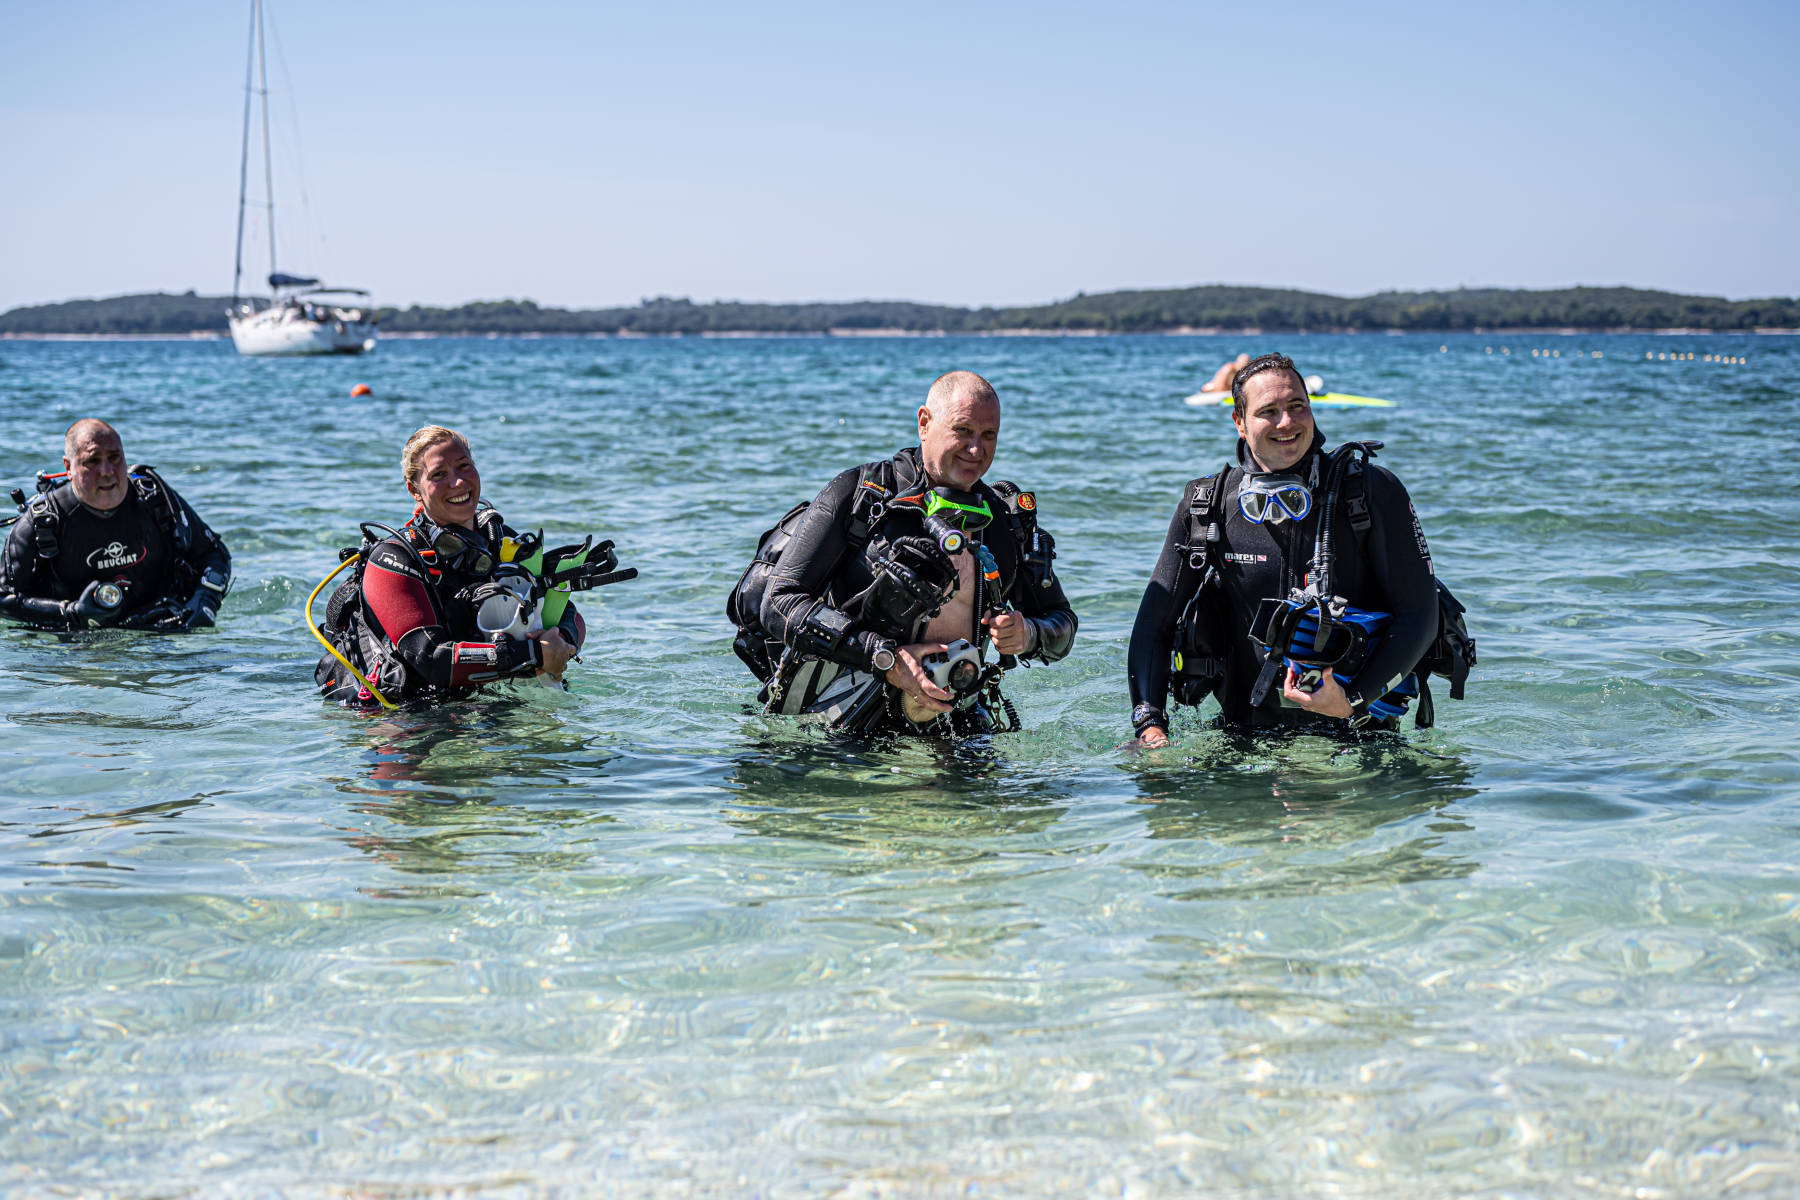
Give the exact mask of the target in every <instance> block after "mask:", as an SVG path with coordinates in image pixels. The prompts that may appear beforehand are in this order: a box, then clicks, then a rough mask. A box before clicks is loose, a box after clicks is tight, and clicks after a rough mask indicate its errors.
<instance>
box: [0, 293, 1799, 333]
mask: <svg viewBox="0 0 1800 1200" xmlns="http://www.w3.org/2000/svg"><path fill="white" fill-rule="evenodd" d="M228 303H229V302H228V300H227V299H226V298H225V297H223V296H197V295H195V294H194V293H193V292H191V291H190V292H186V293H184V294H182V295H179V296H177V295H171V294H168V293H162V292H154V293H149V294H145V295H136V296H114V297H112V298H110V299H105V300H70V301H67V302H65V303H62V304H43V305H35V306H32V307H27V308H15V309H13V310H12V311H11V312H8V313H4V314H0V334H28V335H29V334H37V335H44V334H186V333H192V332H219V333H223V332H224V331H225V309H226V307H227V305H228ZM381 327H382V329H383V330H385V331H387V332H389V333H471V334H476V333H628V334H630V333H635V334H704V333H739V332H750V333H825V332H828V331H830V330H834V329H836V330H851V331H855V330H876V329H897V330H905V331H909V332H916V333H924V332H931V331H936V330H942V331H944V332H947V333H987V332H993V331H997V330H1010V329H1029V330H1043V331H1046V332H1051V331H1063V332H1076V331H1092V332H1098V333H1156V332H1163V331H1168V330H1177V329H1252V328H1254V329H1263V330H1269V331H1289V330H1311V331H1314V332H1329V331H1334V330H1383V329H1403V330H1412V331H1418V332H1457V331H1463V330H1475V329H1563V328H1569V329H1581V330H1605V329H1669V328H1689V329H1708V330H1717V331H1730V330H1739V331H1741V330H1750V329H1758V328H1777V329H1800V300H1796V299H1794V298H1792V297H1774V298H1770V299H1766V300H1723V299H1719V298H1717V297H1712V296H1682V295H1677V294H1675V293H1672V292H1655V291H1646V290H1642V289H1639V288H1597V287H1576V288H1559V289H1553V290H1544V291H1525V290H1516V289H1506V288H1458V289H1457V290H1455V291H1449V292H1378V293H1376V294H1375V295H1372V296H1360V297H1347V296H1331V295H1326V294H1324V293H1321V292H1301V291H1294V290H1292V289H1286V288H1255V287H1229V286H1208V287H1194V288H1177V289H1168V290H1163V291H1123V292H1101V293H1097V294H1095V295H1091V296H1090V295H1086V294H1079V295H1076V296H1073V297H1071V298H1070V299H1067V300H1059V301H1056V302H1055V303H1052V304H1041V305H1034V306H1030V307H1023V308H978V309H971V308H956V307H951V306H947V305H935V304H916V303H913V302H910V301H902V300H859V301H851V302H845V303H817V304H751V303H744V302H741V301H736V300H721V301H717V302H714V303H710V304H695V303H694V302H693V301H691V300H687V299H684V298H680V297H669V296H658V297H655V298H653V299H648V300H645V301H643V302H642V303H640V304H638V305H636V306H634V307H631V308H597V309H568V308H544V307H540V306H539V305H538V304H536V303H534V302H533V301H530V300H483V301H477V302H475V303H471V304H464V305H459V306H457V307H455V308H429V307H421V306H417V305H415V306H413V307H411V308H404V309H388V310H385V311H384V312H383V314H382V320H381Z"/></svg>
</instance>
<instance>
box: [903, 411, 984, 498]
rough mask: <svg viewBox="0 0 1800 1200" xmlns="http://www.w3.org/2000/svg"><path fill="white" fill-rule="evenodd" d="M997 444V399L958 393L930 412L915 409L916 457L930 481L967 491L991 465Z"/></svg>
mask: <svg viewBox="0 0 1800 1200" xmlns="http://www.w3.org/2000/svg"><path fill="white" fill-rule="evenodd" d="M999 444H1000V402H999V401H998V400H990V399H988V398H986V397H981V398H975V397H971V396H967V395H959V396H957V397H956V398H955V399H953V400H951V401H949V402H948V403H945V404H943V405H942V407H941V409H940V410H939V411H936V412H933V411H932V409H931V408H930V406H926V407H924V408H921V409H920V410H919V457H920V459H922V460H923V461H924V464H925V473H926V474H927V475H929V476H931V482H933V483H935V484H938V485H939V486H943V487H953V488H956V489H958V490H959V491H965V492H966V491H968V490H969V489H970V488H972V487H974V486H975V485H976V484H977V483H979V482H980V480H981V476H982V474H983V473H984V472H986V471H987V469H988V467H990V466H991V465H993V462H994V450H995V449H996V448H997V447H998V446H999Z"/></svg>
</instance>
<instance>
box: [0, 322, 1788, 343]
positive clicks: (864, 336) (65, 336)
mask: <svg viewBox="0 0 1800 1200" xmlns="http://www.w3.org/2000/svg"><path fill="white" fill-rule="evenodd" d="M1345 335H1349V336H1355V337H1513V338H1520V337H1626V336H1636V337H1747V336H1756V337H1796V336H1800V329H1780V328H1758V329H1693V328H1685V327H1682V326H1671V327H1667V328H1657V329H1634V328H1630V327H1623V328H1606V329H1583V328H1581V327H1579V326H1568V327H1565V328H1560V329H1539V328H1532V327H1529V326H1522V327H1516V328H1510V329H1254V328H1245V329H1227V328H1207V327H1200V328H1178V329H1150V330H1144V331H1142V332H1115V331H1113V330H1107V329H981V330H966V329H829V330H823V331H806V332H796V333H788V332H783V331H780V330H766V329H741V330H738V329H733V330H725V329H709V330H703V331H701V332H698V333H635V332H631V331H628V330H627V331H618V332H613V333H570V332H565V331H561V330H544V331H535V330H519V331H512V330H509V331H507V332H504V333H499V332H491V333H464V332H461V331H457V330H407V331H406V332H404V333H384V334H381V335H380V340H381V341H384V342H429V341H439V340H450V339H456V340H459V341H499V340H501V339H511V340H514V341H546V340H549V339H551V338H566V339H569V340H572V341H602V342H604V341H616V342H643V341H665V342H672V341H682V340H684V339H696V340H701V341H742V340H747V339H754V338H766V339H776V340H781V341H795V340H799V339H805V338H813V339H821V340H841V341H857V340H863V341H867V340H880V339H885V338H912V339H922V338H952V337H955V338H1113V337H1309V336H1330V337H1341V336H1345ZM230 340H231V335H230V334H228V333H225V332H221V331H216V330H211V329H195V330H191V331H189V332H187V333H0V342H229V341H230Z"/></svg>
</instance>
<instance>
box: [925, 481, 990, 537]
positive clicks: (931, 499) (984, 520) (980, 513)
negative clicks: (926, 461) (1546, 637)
mask: <svg viewBox="0 0 1800 1200" xmlns="http://www.w3.org/2000/svg"><path fill="white" fill-rule="evenodd" d="M925 515H926V516H928V517H936V518H937V519H938V520H940V521H943V522H945V523H946V524H949V525H954V526H955V527H956V528H958V529H960V530H962V531H963V532H964V533H980V532H981V531H982V530H984V529H986V528H987V527H988V526H989V525H991V524H993V523H994V510H993V509H992V508H989V507H988V502H987V501H986V500H983V499H982V498H981V497H980V496H977V495H976V494H975V493H974V492H959V491H957V490H956V489H955V488H949V487H937V488H932V489H931V490H930V491H929V492H926V493H925Z"/></svg>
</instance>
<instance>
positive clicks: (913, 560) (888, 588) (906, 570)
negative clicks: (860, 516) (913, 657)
mask: <svg viewBox="0 0 1800 1200" xmlns="http://www.w3.org/2000/svg"><path fill="white" fill-rule="evenodd" d="M957 583H958V580H957V575H956V563H955V562H953V561H952V560H951V558H950V556H949V555H948V554H945V553H944V551H943V549H942V548H941V547H939V545H938V544H937V542H936V541H935V540H933V539H932V538H928V537H903V538H895V539H894V541H893V543H892V544H891V545H889V546H888V548H887V553H886V555H885V556H884V557H882V558H881V559H880V560H879V561H878V562H877V563H876V566H875V582H874V584H873V585H872V588H871V595H870V598H869V603H870V605H871V608H870V609H869V610H865V611H866V612H867V615H868V616H869V618H870V619H871V620H872V622H873V623H875V624H877V625H879V626H881V627H883V628H886V629H889V630H892V631H894V634H895V638H896V640H900V641H904V640H906V639H908V638H910V637H911V636H912V628H913V626H914V625H916V624H918V622H920V621H922V620H924V619H925V618H927V617H932V616H936V615H937V612H938V610H939V609H940V608H942V607H943V606H944V602H945V601H946V600H948V599H950V597H951V595H953V594H954V593H955V591H956V585H957Z"/></svg>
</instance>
